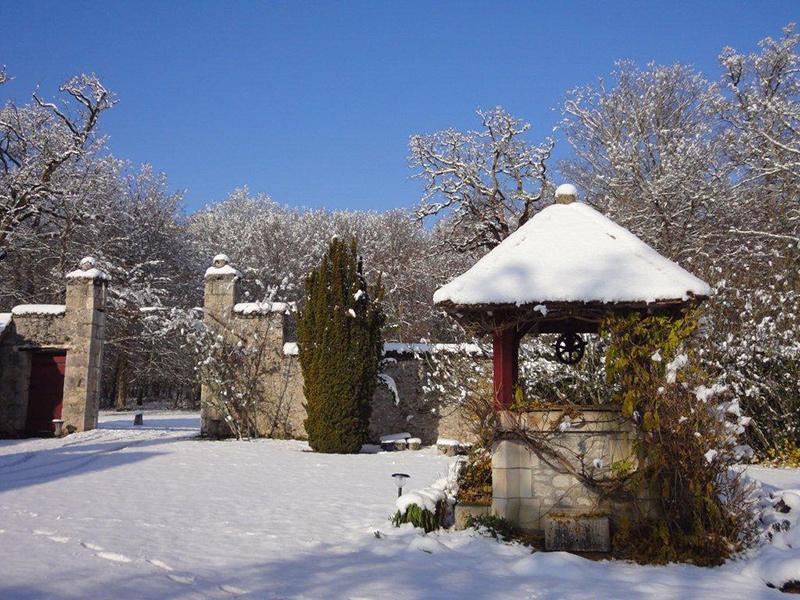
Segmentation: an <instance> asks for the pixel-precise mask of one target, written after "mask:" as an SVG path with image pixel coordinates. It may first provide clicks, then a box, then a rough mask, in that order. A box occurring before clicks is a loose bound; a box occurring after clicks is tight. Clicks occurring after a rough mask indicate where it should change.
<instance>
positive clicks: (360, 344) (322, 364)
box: [297, 238, 384, 454]
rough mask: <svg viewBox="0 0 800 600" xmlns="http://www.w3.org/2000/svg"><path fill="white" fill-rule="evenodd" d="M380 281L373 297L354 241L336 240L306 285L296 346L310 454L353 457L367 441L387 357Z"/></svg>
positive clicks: (372, 290)
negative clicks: (380, 372)
mask: <svg viewBox="0 0 800 600" xmlns="http://www.w3.org/2000/svg"><path fill="white" fill-rule="evenodd" d="M382 296H383V286H382V284H381V280H380V277H379V278H378V281H377V282H376V284H375V285H374V286H373V287H372V289H371V290H368V287H367V284H366V281H365V280H364V277H363V275H362V268H361V262H360V260H359V259H358V256H357V251H356V241H355V238H352V239H351V241H350V243H349V244H348V243H346V242H344V241H342V240H339V239H338V238H334V239H333V240H331V243H330V247H329V248H328V252H327V254H326V255H325V256H324V257H323V259H322V262H321V264H320V265H319V267H317V268H316V269H315V270H314V271H313V272H312V273H311V274H310V275H309V276H308V278H307V279H306V290H305V307H304V308H303V310H302V311H301V312H300V314H299V316H298V323H297V336H298V339H297V342H298V347H299V354H300V356H299V360H300V367H301V369H302V371H303V378H304V386H303V392H304V394H305V397H306V405H305V407H306V411H307V412H308V418H307V419H306V420H305V429H306V433H307V434H308V442H309V444H310V445H311V448H312V449H314V450H315V451H317V452H325V453H346V454H352V453H356V452H358V451H359V450H360V449H361V446H362V444H364V443H365V442H367V436H368V427H369V418H370V414H371V412H372V406H371V402H372V395H373V393H374V392H375V385H376V383H377V380H378V362H379V360H380V358H381V354H382V350H383V349H382V343H381V326H382V325H383V321H384V316H383V312H382V311H381V304H380V302H381V298H382Z"/></svg>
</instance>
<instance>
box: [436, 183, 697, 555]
mask: <svg viewBox="0 0 800 600" xmlns="http://www.w3.org/2000/svg"><path fill="white" fill-rule="evenodd" d="M576 196H577V192H576V190H575V188H574V186H572V185H569V184H566V185H563V186H561V187H559V189H558V190H557V192H556V204H553V205H552V206H549V207H547V208H545V209H544V210H542V211H541V212H539V213H538V214H536V215H535V216H534V217H533V218H532V219H531V220H530V221H528V222H527V223H525V224H524V225H523V226H522V227H520V228H519V229H518V230H517V231H516V232H514V233H513V234H512V235H510V236H509V237H508V238H507V239H506V240H504V241H503V242H502V243H501V244H499V245H498V246H497V247H496V248H494V249H493V250H492V251H491V252H489V253H488V254H487V255H486V256H484V257H483V258H482V259H481V260H479V261H478V262H477V263H476V264H475V265H474V266H473V267H472V268H471V269H469V270H468V271H467V272H466V273H464V274H462V275H461V276H459V277H457V278H456V279H454V280H453V281H451V282H450V283H448V284H447V285H445V286H444V287H442V288H440V289H439V290H438V291H437V292H436V294H435V296H434V301H435V303H436V304H437V305H439V306H441V307H443V308H444V309H445V310H447V311H448V312H449V313H450V314H451V315H452V316H453V317H454V318H455V319H457V320H458V321H459V322H461V323H462V324H463V325H464V326H465V327H467V328H469V329H471V330H472V331H475V332H476V333H478V334H484V335H491V338H492V342H493V349H494V365H493V372H494V376H493V381H494V398H495V405H496V408H497V409H498V410H499V411H502V413H501V418H500V422H501V424H502V423H504V422H510V419H511V417H512V413H511V412H510V409H511V407H512V405H513V403H514V400H515V392H516V391H517V387H518V376H519V369H518V352H519V345H520V340H521V339H522V338H523V337H524V336H526V335H537V334H540V333H542V334H543V333H551V334H559V338H558V341H557V343H556V346H555V350H556V354H557V357H558V358H559V359H560V360H561V362H564V363H567V364H572V363H574V362H577V361H578V360H580V358H581V356H582V354H583V349H584V344H585V342H584V341H583V339H582V338H581V334H592V333H597V332H598V330H599V327H600V324H601V323H602V322H603V321H604V319H606V318H608V317H609V316H612V315H618V314H625V313H629V312H640V313H644V314H662V315H663V314H665V315H671V314H675V315H677V314H679V313H680V312H681V311H682V310H684V309H685V308H686V307H687V306H689V305H691V304H692V303H696V302H699V301H701V300H702V299H703V298H705V297H707V296H708V295H709V294H710V292H711V290H710V287H709V286H708V284H706V283H705V282H703V281H701V280H700V279H698V278H697V277H695V276H694V275H692V274H691V273H689V272H687V271H686V270H684V269H683V268H681V267H680V266H678V265H677V264H675V263H674V262H672V261H670V260H668V259H667V258H665V257H663V256H661V255H660V254H658V252H656V251H655V250H654V249H653V248H651V247H650V246H648V245H647V244H645V243H644V242H643V241H641V240H640V239H638V238H637V237H636V236H634V235H633V234H632V233H631V232H629V231H627V230H626V229H624V228H622V227H620V226H619V225H617V224H616V223H614V222H613V221H611V220H610V219H608V218H606V217H605V216H603V215H602V214H600V213H599V212H597V211H596V210H594V209H593V208H592V207H590V206H588V205H587V204H583V203H580V202H577V201H576V200H577V198H576ZM554 400H555V399H554ZM578 408H579V410H574V407H573V409H572V410H570V411H565V410H564V407H559V406H544V407H542V408H541V409H540V410H534V411H531V412H529V413H527V414H524V415H518V414H515V415H513V416H514V418H515V419H520V418H521V419H522V420H523V423H524V425H523V427H527V428H529V429H530V430H531V431H535V432H539V433H540V435H541V436H542V438H543V439H544V438H546V439H547V440H548V443H550V444H554V445H556V446H560V447H561V448H563V449H564V450H565V452H564V456H568V457H569V460H570V463H571V464H570V465H565V466H568V467H569V468H559V465H558V460H556V459H554V458H553V457H548V456H543V455H541V453H539V454H537V452H535V451H534V450H532V449H531V447H530V446H529V445H526V444H524V443H522V442H521V441H519V440H518V439H502V437H501V441H499V442H498V443H497V444H496V445H495V447H494V449H493V458H492V477H493V500H492V509H493V512H495V513H496V514H498V515H501V516H503V517H506V518H508V519H510V520H512V521H514V522H516V523H518V524H519V525H520V526H522V527H523V528H524V529H528V530H536V531H544V532H545V534H547V533H548V531H551V530H553V528H555V529H558V527H559V523H558V522H557V521H558V519H563V518H567V519H572V521H573V522H574V519H575V518H576V517H587V519H588V517H589V516H592V517H593V518H594V517H597V516H598V515H602V516H603V517H602V518H601V519H600V520H599V521H598V520H597V519H595V520H594V521H592V522H589V521H587V522H586V523H585V525H586V526H587V527H584V531H585V530H587V528H592V527H594V528H597V527H599V528H600V529H602V528H603V527H605V531H606V532H607V531H608V517H610V518H611V519H613V518H615V517H617V516H619V515H621V514H624V512H625V510H626V507H625V506H616V505H608V504H604V501H603V500H601V498H600V497H599V496H598V495H597V494H596V493H595V492H594V491H593V490H591V489H589V488H588V487H586V486H585V485H584V484H583V483H582V482H581V481H580V480H579V479H578V478H576V477H575V476H573V475H572V474H571V472H572V473H574V472H578V471H581V472H583V471H585V470H591V469H592V468H596V467H597V465H610V464H613V463H617V462H620V461H625V460H626V459H629V458H630V457H631V455H632V439H633V427H634V426H635V424H634V423H632V422H631V421H630V420H628V419H623V418H621V411H620V410H619V408H618V407H607V406H591V405H589V406H585V407H578ZM501 429H502V426H501ZM501 436H502V433H501ZM603 519H605V521H604V522H603ZM598 535H599V537H598V538H597V539H600V540H601V542H600V544H601V545H603V544H604V542H603V541H602V540H603V535H602V532H601V534H598ZM605 537H606V538H607V535H606V536H605ZM552 539H555V538H552ZM562 539H563V538H562ZM573 542H574V543H572V545H571V548H570V549H576V550H581V549H602V548H586V547H582V546H581V543H582V542H580V541H575V540H574V539H573ZM584 542H586V543H587V544H589V545H592V544H593V543H595V542H590V541H588V542H587V541H586V540H584Z"/></svg>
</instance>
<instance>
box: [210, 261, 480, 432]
mask: <svg viewBox="0 0 800 600" xmlns="http://www.w3.org/2000/svg"><path fill="white" fill-rule="evenodd" d="M240 277H241V275H240V274H239V273H238V271H236V270H235V269H234V268H233V267H231V266H230V264H228V258H227V257H226V256H224V255H220V256H217V257H215V260H214V264H213V266H212V267H210V268H209V269H208V271H207V272H206V277H205V303H204V312H205V321H206V324H207V325H208V326H209V327H211V328H214V329H216V330H217V331H219V332H220V333H221V334H223V335H235V336H239V337H240V338H243V339H248V340H250V343H253V340H254V339H255V335H256V334H258V339H261V340H268V341H269V344H270V347H271V350H270V351H269V352H265V353H264V359H265V361H267V362H268V364H266V365H265V367H264V371H265V377H264V381H263V390H262V394H263V396H264V397H263V398H262V405H263V406H264V407H265V408H264V414H263V418H259V429H260V434H262V435H271V436H275V437H294V438H299V439H304V438H305V437H306V433H305V429H304V427H303V422H304V420H305V418H306V411H305V408H304V406H303V404H304V403H305V397H304V396H303V374H302V372H301V370H300V365H299V363H298V358H297V345H296V344H294V343H292V342H290V341H289V330H290V327H289V325H290V319H291V318H292V317H291V312H292V308H293V307H291V306H288V305H286V304H284V303H277V302H276V303H263V304H261V303H241V304H239V303H237V302H236V300H237V282H238V280H239V278H240ZM432 348H434V347H428V346H425V345H420V344H417V345H403V344H393V345H387V350H386V360H384V363H383V365H382V369H381V370H382V372H383V374H384V376H385V377H386V378H388V380H386V379H384V380H383V381H382V382H381V383H379V384H378V386H377V388H376V390H375V395H374V396H373V400H372V419H371V421H370V436H371V441H372V442H375V443H377V442H378V441H379V439H380V436H382V435H385V434H391V433H400V432H408V433H410V434H411V436H412V437H418V438H420V439H421V440H422V442H423V444H426V445H428V444H434V443H436V440H437V439H438V438H449V439H456V440H459V441H461V442H471V441H474V439H473V438H474V436H473V434H472V433H471V431H470V427H469V423H468V420H467V418H466V416H465V415H464V413H463V411H461V410H459V408H458V406H457V405H456V404H454V403H453V401H452V399H451V398H449V397H447V396H446V395H445V394H444V393H441V392H438V391H435V390H432V389H428V390H425V389H423V388H424V387H425V386H426V383H427V380H428V375H429V373H430V370H431V364H430V362H429V360H430V358H431V356H430V352H431V350H430V349H432ZM435 348H436V351H447V349H446V348H445V347H443V346H442V345H439V346H436V347H435ZM464 360H468V361H474V360H476V356H475V355H472V356H466V355H465V356H464ZM478 360H480V359H479V358H478ZM392 384H393V387H394V388H395V389H396V390H397V395H395V393H394V391H393V390H392V389H391V385H392ZM201 394H202V395H201V400H202V419H201V429H202V433H203V434H205V435H208V436H210V437H224V436H225V435H226V434H227V431H226V428H225V424H224V420H223V416H222V415H221V414H219V411H217V410H215V409H214V408H213V404H214V400H213V393H212V390H210V389H209V388H208V387H207V386H203V389H202V392H201ZM278 413H279V414H278ZM276 414H277V416H278V421H279V422H280V426H279V427H277V428H276V427H275V421H276V419H275V417H276Z"/></svg>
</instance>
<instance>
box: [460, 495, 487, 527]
mask: <svg viewBox="0 0 800 600" xmlns="http://www.w3.org/2000/svg"><path fill="white" fill-rule="evenodd" d="M491 512H492V507H491V506H489V505H483V504H462V503H461V502H459V503H458V504H456V506H455V510H454V515H455V525H454V526H455V528H456V529H466V527H467V525H466V520H467V517H478V516H482V515H488V514H490V513H491Z"/></svg>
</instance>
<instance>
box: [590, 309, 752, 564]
mask: <svg viewBox="0 0 800 600" xmlns="http://www.w3.org/2000/svg"><path fill="white" fill-rule="evenodd" d="M697 330H698V319H697V317H696V315H695V314H693V313H691V312H690V313H688V314H685V315H683V316H682V317H680V318H675V319H670V318H667V317H655V316H646V317H645V316H641V315H637V314H633V315H630V316H626V317H617V318H614V319H611V320H609V321H607V323H606V331H607V332H608V333H610V336H611V339H610V344H609V349H608V355H607V359H606V367H607V369H608V378H609V383H611V384H613V385H614V389H615V390H616V391H617V393H618V398H619V401H620V403H621V404H622V410H623V414H624V415H625V416H626V417H630V418H633V419H634V420H636V422H637V424H638V427H637V430H638V434H637V439H636V441H635V444H634V448H635V450H636V452H637V456H638V465H637V466H636V468H635V469H634V470H633V471H630V472H627V469H625V471H620V474H619V477H620V481H621V482H623V491H626V492H628V493H630V494H631V495H632V497H634V498H643V497H646V498H649V499H651V501H652V503H653V505H654V507H655V509H656V511H655V512H656V514H657V516H656V517H655V518H654V515H653V514H652V510H649V509H648V506H647V504H648V503H647V502H645V503H644V505H642V506H641V507H639V508H640V509H641V510H640V511H639V514H637V515H635V516H634V518H633V519H632V520H631V521H627V520H625V521H623V522H622V523H621V526H620V527H619V529H618V532H617V535H616V537H615V540H614V545H615V549H616V550H618V551H620V552H621V553H622V554H625V555H628V556H630V557H632V558H634V559H635V560H637V561H641V562H647V563H665V562H672V561H682V562H692V563H695V564H699V565H717V564H720V563H722V562H723V561H724V560H725V559H726V558H728V557H729V556H730V555H731V554H732V553H734V552H736V551H737V550H739V549H741V548H743V546H744V545H745V544H746V543H747V542H748V541H749V540H750V539H752V535H753V533H754V529H753V520H752V514H751V512H750V508H751V507H750V504H749V502H750V499H749V496H748V492H749V490H748V488H747V486H746V484H745V482H744V481H743V479H742V477H741V475H740V474H735V471H733V470H732V469H731V467H732V466H733V465H735V464H736V463H738V462H739V461H740V459H741V458H742V457H743V456H746V455H747V454H748V452H749V451H750V450H749V448H748V447H746V446H741V445H739V444H738V442H737V436H738V434H741V433H742V432H743V431H744V428H745V425H746V424H747V422H748V421H749V419H747V418H746V417H742V416H741V413H740V408H739V404H738V402H737V401H736V400H735V399H734V400H731V399H729V398H726V397H725V396H726V392H727V390H726V388H725V387H724V386H720V385H711V386H709V387H706V385H704V384H706V383H708V377H707V375H706V374H705V373H704V372H703V371H702V370H701V369H700V368H698V367H696V366H695V365H697V363H698V362H699V361H698V360H697V358H696V354H697V350H696V348H695V347H694V344H693V343H692V340H691V337H692V335H693V334H694V333H695V332H697Z"/></svg>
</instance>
